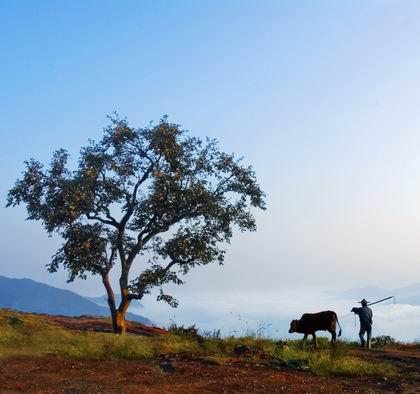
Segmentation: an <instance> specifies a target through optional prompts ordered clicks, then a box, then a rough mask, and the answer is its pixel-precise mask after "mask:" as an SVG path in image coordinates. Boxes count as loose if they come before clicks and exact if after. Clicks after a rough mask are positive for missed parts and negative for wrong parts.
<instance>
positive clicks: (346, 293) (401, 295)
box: [324, 283, 420, 305]
mask: <svg viewBox="0 0 420 394" xmlns="http://www.w3.org/2000/svg"><path fill="white" fill-rule="evenodd" d="M324 294H325V295H328V296H330V297H333V298H340V299H353V300H359V299H362V298H366V299H367V300H368V301H370V302H373V301H376V300H379V299H381V298H385V297H388V296H395V302H397V303H398V304H411V305H420V283H416V284H414V285H411V286H407V287H400V288H396V289H381V288H378V287H354V288H352V289H348V290H343V291H328V292H324Z"/></svg>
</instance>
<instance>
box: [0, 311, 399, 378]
mask: <svg viewBox="0 0 420 394" xmlns="http://www.w3.org/2000/svg"><path fill="white" fill-rule="evenodd" d="M170 331H171V332H172V333H171V334H170V335H164V336H156V337H142V336H135V335H131V334H127V335H125V336H122V337H121V336H116V335H114V334H108V333H96V332H80V331H74V330H68V329H65V328H62V327H58V326H55V325H52V324H49V323H48V322H47V321H46V320H45V319H43V318H42V316H39V315H35V314H23V313H19V312H15V311H10V310H0V357H12V356H38V357H42V356H58V357H66V358H70V359H127V360H130V359H143V360H153V359H156V358H158V357H160V356H163V355H171V356H174V357H194V358H201V359H203V360H206V361H207V362H210V363H215V364H222V365H223V364H228V363H232V362H235V361H240V362H244V363H246V364H266V365H272V364H273V363H275V364H276V365H280V366H282V367H290V368H295V369H300V370H304V371H310V372H312V373H314V374H316V375H320V376H338V375H340V376H364V375H380V376H393V375H395V374H396V370H395V368H393V367H392V366H391V365H389V364H385V363H379V362H372V361H369V362H367V361H365V360H363V359H361V358H358V357H354V356H351V355H350V354H349V353H350V350H351V349H352V348H353V345H352V344H350V343H345V342H339V343H337V346H336V347H335V348H330V346H329V343H328V341H327V339H326V338H319V349H317V350H316V351H315V350H311V349H308V350H303V349H301V341H276V340H273V339H268V338H264V337H262V336H261V335H248V336H244V337H226V338H222V337H221V336H220V333H219V332H217V331H214V332H212V333H206V334H205V335H199V333H198V330H197V329H196V328H195V327H189V328H183V327H176V326H175V327H172V328H171V330H170Z"/></svg>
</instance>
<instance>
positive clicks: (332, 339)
mask: <svg viewBox="0 0 420 394" xmlns="http://www.w3.org/2000/svg"><path fill="white" fill-rule="evenodd" d="M328 331H329V333H330V334H331V345H335V343H336V342H337V334H336V333H335V330H333V329H331V330H328Z"/></svg>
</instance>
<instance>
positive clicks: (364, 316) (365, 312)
mask: <svg viewBox="0 0 420 394" xmlns="http://www.w3.org/2000/svg"><path fill="white" fill-rule="evenodd" d="M354 312H355V313H357V314H358V315H359V319H360V324H361V325H363V326H367V325H368V324H372V316H373V313H372V309H370V308H369V307H367V306H362V307H361V308H354Z"/></svg>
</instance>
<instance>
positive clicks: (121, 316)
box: [114, 297, 131, 335]
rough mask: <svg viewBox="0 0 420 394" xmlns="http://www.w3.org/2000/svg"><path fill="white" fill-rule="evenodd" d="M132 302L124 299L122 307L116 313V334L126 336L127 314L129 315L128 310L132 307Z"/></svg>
mask: <svg viewBox="0 0 420 394" xmlns="http://www.w3.org/2000/svg"><path fill="white" fill-rule="evenodd" d="M130 302H131V301H130V300H129V299H127V298H124V297H123V299H122V300H121V304H120V307H119V308H118V309H117V311H116V316H115V323H116V327H117V330H116V331H115V330H114V332H116V333H117V334H120V335H124V334H125V332H126V324H125V314H126V313H127V309H128V307H129V306H130Z"/></svg>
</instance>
